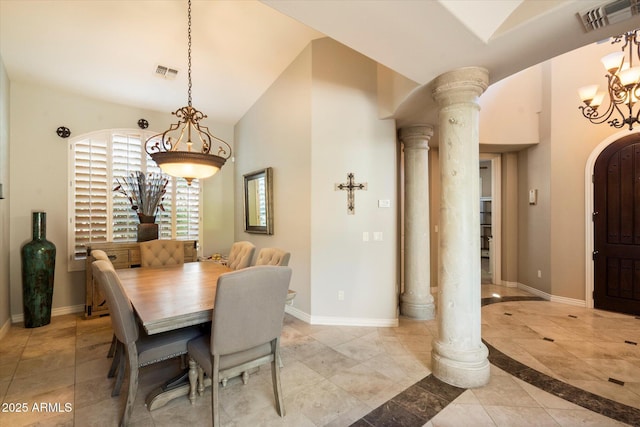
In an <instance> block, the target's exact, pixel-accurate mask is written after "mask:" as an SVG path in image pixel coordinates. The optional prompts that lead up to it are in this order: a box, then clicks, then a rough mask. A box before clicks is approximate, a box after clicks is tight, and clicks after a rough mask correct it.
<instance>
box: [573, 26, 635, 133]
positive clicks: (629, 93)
mask: <svg viewBox="0 0 640 427" xmlns="http://www.w3.org/2000/svg"><path fill="white" fill-rule="evenodd" d="M638 31H639V30H634V31H629V32H627V33H625V34H623V35H620V36H615V37H614V38H613V40H612V41H611V44H615V43H620V42H623V41H624V45H623V46H622V49H621V50H620V51H619V52H613V53H610V54H608V55H606V56H604V57H603V58H602V63H603V64H604V68H605V69H606V70H607V73H608V74H607V76H606V77H607V89H606V92H603V91H600V92H599V91H598V85H590V86H584V87H581V88H580V89H579V90H578V92H579V94H580V99H581V100H582V102H584V104H585V105H581V106H580V107H579V108H580V110H582V115H583V116H584V117H586V118H587V119H589V121H590V122H591V123H594V124H600V123H604V122H607V123H609V125H610V126H612V127H614V128H618V129H619V128H622V127H624V126H627V125H628V126H629V130H633V124H634V123H640V120H638V119H639V117H640V110H636V111H635V112H634V110H633V108H634V107H635V106H636V102H637V101H638V97H639V96H640V84H639V79H640V41H639V40H638ZM626 49H628V50H627V52H626V53H627V54H628V57H625V50H626ZM607 95H609V106H608V107H607V108H606V110H604V111H603V110H602V109H600V110H598V107H600V105H601V104H602V102H603V101H604V98H605V97H606V96H607ZM612 116H613V117H612Z"/></svg>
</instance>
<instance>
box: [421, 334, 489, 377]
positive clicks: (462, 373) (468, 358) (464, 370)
mask: <svg viewBox="0 0 640 427" xmlns="http://www.w3.org/2000/svg"><path fill="white" fill-rule="evenodd" d="M449 351H450V352H452V353H456V354H455V355H456V356H460V357H458V358H457V359H452V358H448V357H446V356H443V355H442V354H440V353H438V343H437V342H434V346H433V349H432V350H431V371H432V372H433V375H434V376H435V377H436V378H438V379H439V380H441V381H444V382H445V383H447V384H450V385H453V386H456V387H461V388H476V387H482V386H484V385H487V384H488V383H489V377H490V374H491V365H490V364H489V359H487V356H488V350H487V347H486V346H485V345H484V344H482V343H481V348H480V349H479V350H472V351H468V352H467V351H464V350H460V351H457V352H455V351H453V350H451V349H449ZM478 356H479V358H478V359H477V360H473V359H476V357H478ZM460 359H462V360H460Z"/></svg>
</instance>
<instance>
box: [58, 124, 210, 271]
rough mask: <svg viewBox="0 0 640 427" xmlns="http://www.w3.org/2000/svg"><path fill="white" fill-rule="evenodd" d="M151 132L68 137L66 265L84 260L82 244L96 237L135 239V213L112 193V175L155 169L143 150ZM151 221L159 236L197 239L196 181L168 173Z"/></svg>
mask: <svg viewBox="0 0 640 427" xmlns="http://www.w3.org/2000/svg"><path fill="white" fill-rule="evenodd" d="M153 135H154V133H153V132H148V131H142V130H134V129H125V130H120V129H117V130H115V129H110V130H103V131H97V132H91V133H88V134H85V135H80V136H77V137H75V138H73V139H71V141H70V142H71V149H70V158H69V165H70V167H69V217H70V218H69V221H70V227H69V245H68V246H69V258H70V266H71V267H70V269H71V270H79V269H82V266H83V265H84V259H85V258H86V247H87V245H89V244H90V243H97V242H135V241H136V240H137V225H138V218H137V215H136V213H135V211H134V210H133V209H131V205H130V203H129V201H128V200H127V198H126V197H123V196H122V195H121V194H120V193H118V192H114V191H113V189H114V188H115V187H116V185H117V183H116V179H117V178H122V177H125V176H129V175H131V173H133V172H136V171H142V172H145V173H148V172H157V173H160V168H159V167H158V166H157V165H156V164H155V162H154V161H153V160H152V159H151V157H149V155H148V154H147V153H146V152H145V150H144V145H145V142H146V140H147V139H148V138H150V137H152V136H153ZM169 178H170V179H169V183H168V185H167V193H166V194H165V197H164V200H163V202H162V204H163V206H164V211H159V212H158V214H157V216H156V223H157V224H158V225H159V238H161V239H180V240H198V239H199V231H200V218H201V215H200V196H201V192H200V183H199V182H198V180H197V179H196V180H193V182H192V183H191V185H190V186H189V185H187V182H186V181H185V180H184V179H182V178H174V177H169Z"/></svg>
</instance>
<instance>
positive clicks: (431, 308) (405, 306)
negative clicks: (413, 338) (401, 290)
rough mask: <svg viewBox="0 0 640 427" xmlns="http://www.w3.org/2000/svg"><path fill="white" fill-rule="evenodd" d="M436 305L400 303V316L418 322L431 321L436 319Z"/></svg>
mask: <svg viewBox="0 0 640 427" xmlns="http://www.w3.org/2000/svg"><path fill="white" fill-rule="evenodd" d="M435 313H436V309H435V305H434V304H433V303H432V302H431V303H423V304H419V303H412V302H407V301H401V302H400V314H401V315H402V316H406V317H410V318H412V319H417V320H431V319H434V318H435V315H436V314H435Z"/></svg>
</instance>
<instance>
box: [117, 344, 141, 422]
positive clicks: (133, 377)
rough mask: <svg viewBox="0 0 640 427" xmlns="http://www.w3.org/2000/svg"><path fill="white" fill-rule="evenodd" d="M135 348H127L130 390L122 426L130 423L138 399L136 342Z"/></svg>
mask: <svg viewBox="0 0 640 427" xmlns="http://www.w3.org/2000/svg"><path fill="white" fill-rule="evenodd" d="M132 347H133V349H131V348H130V349H128V350H127V359H128V362H129V363H128V365H129V390H128V391H127V404H126V406H125V407H124V413H123V414H122V420H121V421H120V427H126V426H128V425H129V420H130V419H131V413H132V412H133V403H134V402H135V401H136V393H137V392H138V355H137V354H132V353H133V352H136V353H137V351H138V350H137V349H136V347H135V344H134V345H133V346H132Z"/></svg>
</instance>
